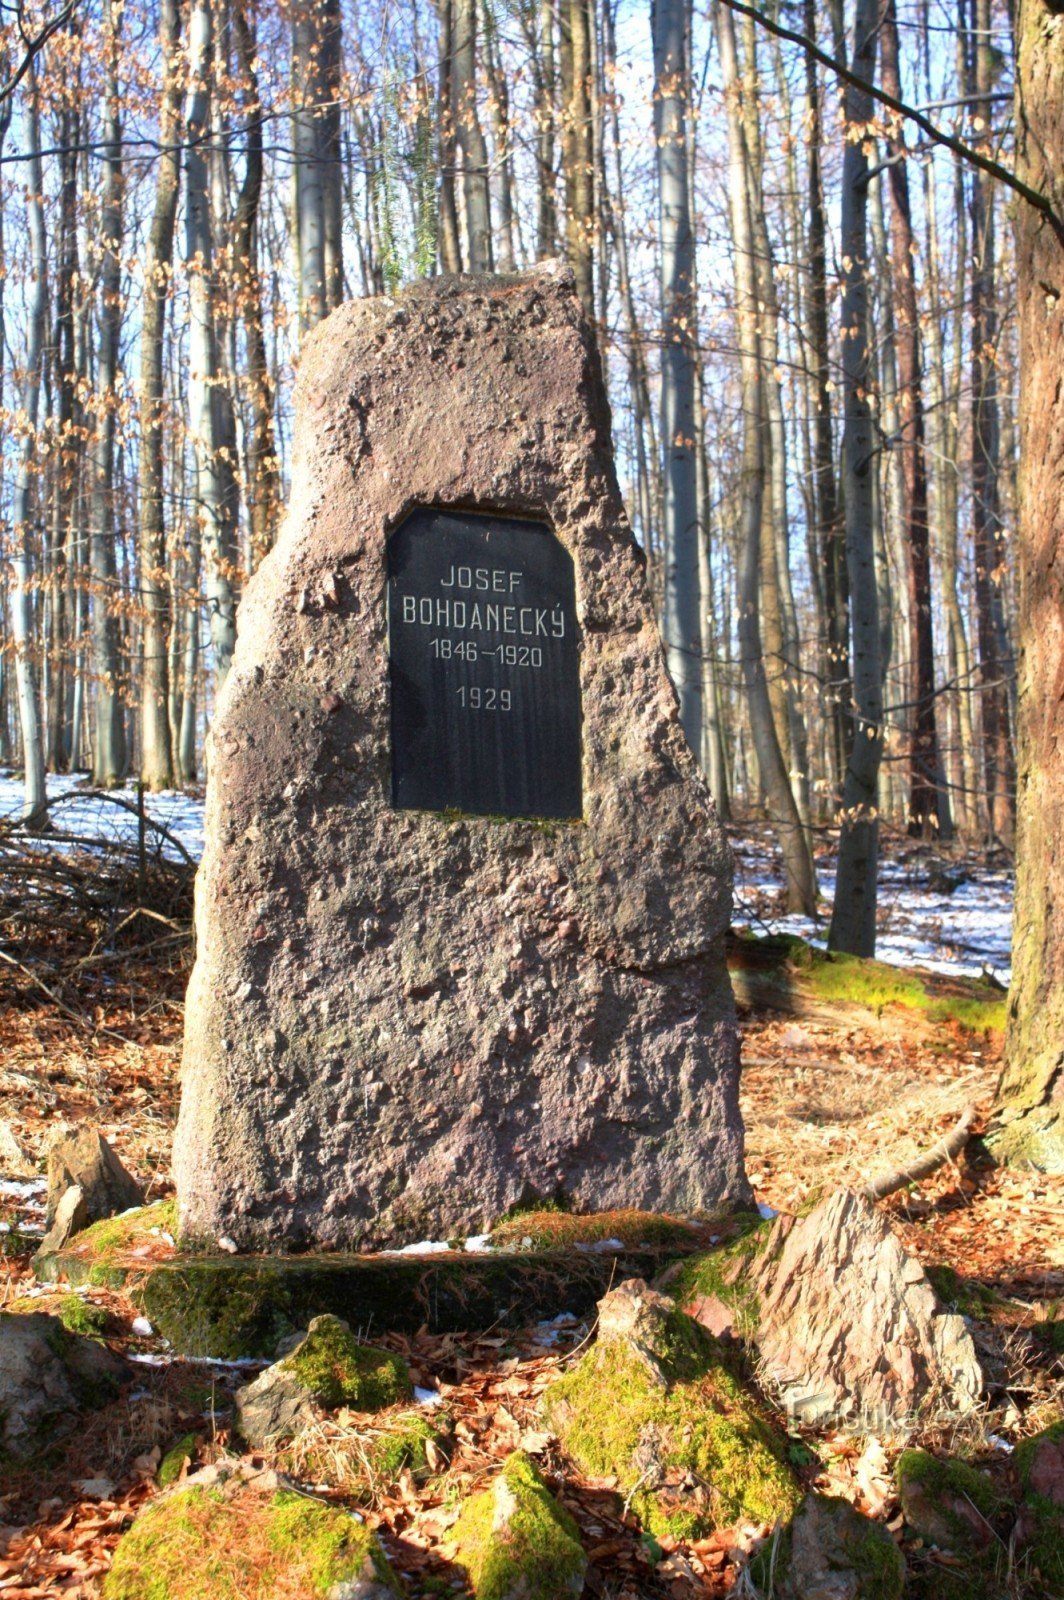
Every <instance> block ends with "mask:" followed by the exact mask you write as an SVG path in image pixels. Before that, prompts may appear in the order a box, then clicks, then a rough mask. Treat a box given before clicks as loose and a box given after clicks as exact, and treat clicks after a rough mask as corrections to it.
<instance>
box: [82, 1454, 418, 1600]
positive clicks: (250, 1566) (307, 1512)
mask: <svg viewBox="0 0 1064 1600" xmlns="http://www.w3.org/2000/svg"><path fill="white" fill-rule="evenodd" d="M252 1578H253V1581H254V1585H255V1587H254V1593H255V1595H256V1596H257V1600H274V1597H276V1600H287V1597H289V1596H292V1595H297V1594H298V1595H308V1596H309V1595H318V1596H322V1597H323V1600H395V1597H396V1596H399V1595H401V1594H402V1590H401V1588H400V1586H399V1584H398V1581H397V1580H396V1578H395V1575H394V1573H393V1572H392V1570H391V1568H390V1567H389V1565H388V1562H387V1559H386V1558H385V1555H384V1552H383V1550H382V1549H381V1547H380V1544H379V1543H378V1541H377V1539H376V1537H375V1535H374V1534H373V1533H371V1532H370V1530H369V1529H368V1528H366V1527H364V1526H363V1525H362V1524H361V1523H360V1522H358V1521H356V1520H355V1518H354V1517H353V1516H351V1515H350V1513H348V1512H346V1511H340V1510H337V1509H335V1508H334V1507H332V1506H327V1505H323V1504H322V1503H321V1502H320V1501H317V1500H312V1499H310V1498H309V1497H308V1496H306V1495H303V1494H295V1493H293V1492H291V1491H290V1490H288V1489H285V1488H283V1487H277V1479H276V1475H275V1474H273V1473H261V1474H258V1475H257V1476H254V1475H249V1474H247V1473H243V1472H240V1471H235V1472H226V1471H224V1470H221V1471H219V1470H217V1469H208V1470H205V1471H204V1472H202V1473H197V1474H195V1476H194V1477H192V1478H189V1479H187V1480H186V1482H185V1483H184V1484H182V1485H180V1486H179V1487H177V1488H174V1489H171V1490H169V1491H168V1492H167V1493H165V1494H163V1495H161V1496H160V1497H159V1498H158V1499H157V1500H155V1501H152V1502H151V1503H150V1504H149V1505H147V1506H146V1507H145V1509H144V1510H143V1511H141V1513H140V1515H139V1516H138V1517H137V1519H136V1521H135V1522H134V1523H133V1526H132V1527H131V1528H130V1530H129V1532H128V1533H126V1534H124V1535H123V1536H122V1538H121V1539H120V1540H119V1542H118V1546H117V1548H116V1550H115V1554H114V1561H113V1564H112V1566H111V1570H110V1572H109V1573H108V1574H107V1576H106V1578H105V1579H104V1581H103V1588H102V1590H101V1596H102V1600H145V1596H146V1595H152V1596H157V1597H158V1600H175V1597H176V1596H178V1595H180V1597H181V1600H218V1597H219V1596H220V1595H241V1594H246V1593H249V1592H250V1591H249V1582H250V1581H251V1580H252Z"/></svg>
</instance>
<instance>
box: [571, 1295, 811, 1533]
mask: <svg viewBox="0 0 1064 1600" xmlns="http://www.w3.org/2000/svg"><path fill="white" fill-rule="evenodd" d="M598 1310H599V1322H598V1338H597V1340H596V1342H595V1344H594V1346H593V1348H592V1349H591V1350H589V1351H588V1353H587V1354H586V1355H585V1356H584V1357H583V1358H582V1359H581V1361H580V1362H579V1363H578V1365H577V1366H576V1367H574V1368H573V1370H572V1371H571V1372H569V1373H567V1374H566V1375H565V1376H564V1377H562V1378H561V1379H559V1381H558V1382H557V1383H555V1384H553V1385H552V1386H551V1387H550V1388H549V1389H548V1390H547V1392H546V1394H545V1395H544V1398H543V1411H544V1415H545V1417H546V1419H547V1421H548V1422H549V1424H550V1426H551V1427H552V1428H553V1429H554V1431H555V1432H556V1433H557V1435H558V1437H559V1439H560V1440H561V1442H562V1444H563V1445H564V1447H565V1449H566V1451H567V1452H568V1453H569V1455H570V1456H572V1457H573V1459H574V1460H575V1461H576V1462H577V1464H578V1465H579V1467H580V1468H581V1470H582V1471H584V1472H586V1473H588V1474H590V1475H592V1476H595V1477H607V1476H613V1477H615V1478H616V1480H617V1485H618V1488H619V1490H620V1492H621V1493H622V1494H624V1495H625V1496H626V1498H627V1499H628V1500H629V1501H630V1504H631V1506H632V1508H633V1510H634V1511H635V1512H636V1514H637V1515H638V1517H639V1518H640V1520H641V1521H642V1523H643V1526H644V1527H645V1528H646V1529H647V1530H648V1532H650V1533H653V1534H654V1535H655V1536H657V1537H659V1538H667V1539H684V1540H686V1539H699V1538H703V1537H704V1536H706V1535H707V1534H709V1533H711V1532H712V1531H713V1530H714V1528H717V1527H728V1526H731V1525H732V1524H734V1523H737V1522H753V1523H757V1524H762V1523H772V1522H777V1521H779V1520H780V1519H781V1518H786V1517H789V1516H790V1515H791V1513H792V1512H793V1511H794V1509H795V1507H796V1506H797V1505H798V1502H799V1500H800V1498H801V1496H800V1491H799V1489H798V1484H797V1480H796V1479H795V1476H794V1473H793V1471H792V1470H791V1468H790V1467H789V1466H788V1464H787V1460H786V1446H785V1441H784V1440H783V1439H782V1438H781V1437H780V1436H779V1435H778V1434H777V1433H776V1432H775V1430H774V1429H773V1426H772V1424H771V1422H770V1421H769V1418H768V1417H767V1415H766V1414H765V1412H764V1411H763V1410H762V1408H761V1407H760V1405H759V1404H758V1402H757V1401H756V1400H755V1399H754V1398H753V1397H752V1396H751V1395H750V1394H748V1393H747V1392H746V1391H745V1390H744V1388H743V1386H742V1384H741V1383H740V1382H739V1380H738V1379H737V1378H736V1377H735V1375H734V1373H733V1372H732V1371H731V1370H730V1369H729V1366H728V1364H727V1362H726V1361H725V1360H724V1359H723V1356H722V1352H721V1349H720V1347H719V1346H718V1344H717V1343H716V1341H715V1340H714V1339H712V1338H711V1337H710V1335H709V1334H708V1333H706V1332H705V1330H704V1329H702V1328H700V1327H699V1326H698V1324H697V1323H696V1322H694V1321H693V1320H692V1319H691V1318H690V1317H688V1316H686V1315H685V1314H684V1313H683V1312H682V1311H679V1310H678V1309H677V1308H676V1305H675V1303H674V1302H673V1301H672V1300H670V1299H669V1298H668V1297H667V1296H665V1295H662V1294H658V1293H656V1292H655V1291H654V1290H653V1289H649V1288H648V1287H647V1285H646V1284H645V1283H643V1282H642V1281H641V1280H640V1279H638V1278H635V1279H629V1280H628V1281H627V1282H626V1283H622V1284H621V1285H620V1286H619V1288H617V1289H613V1290H611V1291H610V1293H609V1294H607V1295H606V1296H605V1298H604V1299H603V1300H601V1301H600V1302H599V1308H598Z"/></svg>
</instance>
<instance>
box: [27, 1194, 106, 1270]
mask: <svg viewBox="0 0 1064 1600" xmlns="http://www.w3.org/2000/svg"><path fill="white" fill-rule="evenodd" d="M91 1221H92V1218H91V1217H90V1216H89V1207H88V1203H87V1201H86V1199H85V1191H84V1189H83V1188H82V1187H81V1185H80V1183H74V1184H71V1186H70V1188H69V1189H64V1190H63V1193H62V1194H61V1195H60V1197H59V1204H58V1205H57V1206H56V1208H55V1216H54V1217H53V1218H52V1226H51V1227H50V1228H49V1229H48V1232H47V1233H46V1234H45V1236H44V1238H43V1239H42V1240H41V1243H40V1246H39V1248H38V1250H37V1256H40V1257H41V1258H42V1260H43V1258H44V1257H45V1256H50V1255H54V1253H55V1252H56V1251H57V1250H62V1249H63V1248H64V1246H65V1245H67V1244H69V1242H70V1240H71V1239H72V1238H73V1237H74V1235H75V1234H76V1233H80V1232H81V1231H82V1229H83V1228H87V1227H88V1226H89V1223H90V1222H91ZM34 1259H35V1260H36V1256H35V1257H34Z"/></svg>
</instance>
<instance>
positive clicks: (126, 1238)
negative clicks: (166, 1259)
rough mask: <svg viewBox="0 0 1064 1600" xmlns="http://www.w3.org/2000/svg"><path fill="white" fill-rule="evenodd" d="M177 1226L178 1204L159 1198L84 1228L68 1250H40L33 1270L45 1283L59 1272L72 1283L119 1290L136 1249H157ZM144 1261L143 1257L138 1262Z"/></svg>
mask: <svg viewBox="0 0 1064 1600" xmlns="http://www.w3.org/2000/svg"><path fill="white" fill-rule="evenodd" d="M176 1226H177V1207H176V1203H175V1202H174V1201H173V1200H159V1201H157V1202H156V1203H155V1204H154V1205H151V1206H140V1207H138V1208H137V1209H136V1210H130V1211H126V1212H123V1214H122V1215H121V1216H118V1217H107V1218H105V1219H104V1220H103V1221H102V1222H94V1223H93V1224H92V1226H91V1227H89V1228H86V1229H84V1231H83V1232H81V1233H79V1234H78V1235H77V1238H76V1239H75V1240H74V1241H73V1242H72V1243H71V1245H70V1247H69V1249H65V1250H61V1251H59V1252H58V1254H48V1253H45V1252H42V1253H41V1254H39V1255H38V1256H35V1257H34V1270H35V1271H36V1273H37V1276H38V1277H39V1278H40V1279H41V1280H42V1282H45V1283H53V1282H55V1281H56V1279H57V1278H58V1277H59V1276H60V1274H62V1275H63V1276H64V1277H66V1278H67V1279H68V1280H69V1282H70V1283H72V1284H74V1285H75V1286H78V1285H83V1284H90V1285H92V1286H94V1287H96V1288H100V1289H121V1288H123V1287H124V1286H125V1284H126V1281H127V1278H128V1276H129V1267H128V1266H127V1265H125V1263H126V1262H127V1261H128V1259H129V1257H130V1256H131V1255H133V1254H134V1252H136V1251H138V1250H145V1249H149V1248H150V1249H152V1250H155V1251H158V1250H159V1249H160V1248H162V1249H164V1250H165V1248H166V1246H165V1243H163V1244H162V1245H161V1246H160V1240H161V1238H162V1235H163V1234H169V1235H170V1237H171V1238H172V1237H173V1232H174V1229H175V1228H176ZM145 1264H146V1262H145V1260H144V1259H143V1258H142V1259H141V1262H140V1265H141V1268H142V1269H143V1267H144V1265H145Z"/></svg>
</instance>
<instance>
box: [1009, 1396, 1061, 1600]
mask: <svg viewBox="0 0 1064 1600" xmlns="http://www.w3.org/2000/svg"><path fill="white" fill-rule="evenodd" d="M1016 1476H1017V1477H1018V1479H1019V1484H1020V1493H1021V1495H1022V1500H1021V1503H1020V1514H1019V1517H1018V1519H1017V1523H1016V1542H1017V1544H1018V1545H1019V1547H1020V1549H1021V1550H1022V1551H1023V1557H1024V1561H1025V1563H1026V1564H1028V1565H1029V1566H1030V1567H1031V1568H1034V1569H1035V1570H1037V1572H1038V1573H1039V1574H1040V1575H1041V1578H1042V1581H1043V1583H1044V1584H1045V1585H1046V1587H1047V1588H1048V1589H1049V1591H1050V1592H1051V1593H1054V1594H1059V1593H1061V1592H1064V1419H1062V1420H1061V1421H1060V1422H1055V1423H1053V1424H1052V1426H1050V1427H1048V1428H1045V1429H1043V1430H1042V1432H1041V1433H1036V1434H1034V1435H1033V1437H1032V1438H1030V1439H1025V1440H1024V1441H1023V1443H1022V1444H1020V1445H1018V1446H1017V1449H1016Z"/></svg>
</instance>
